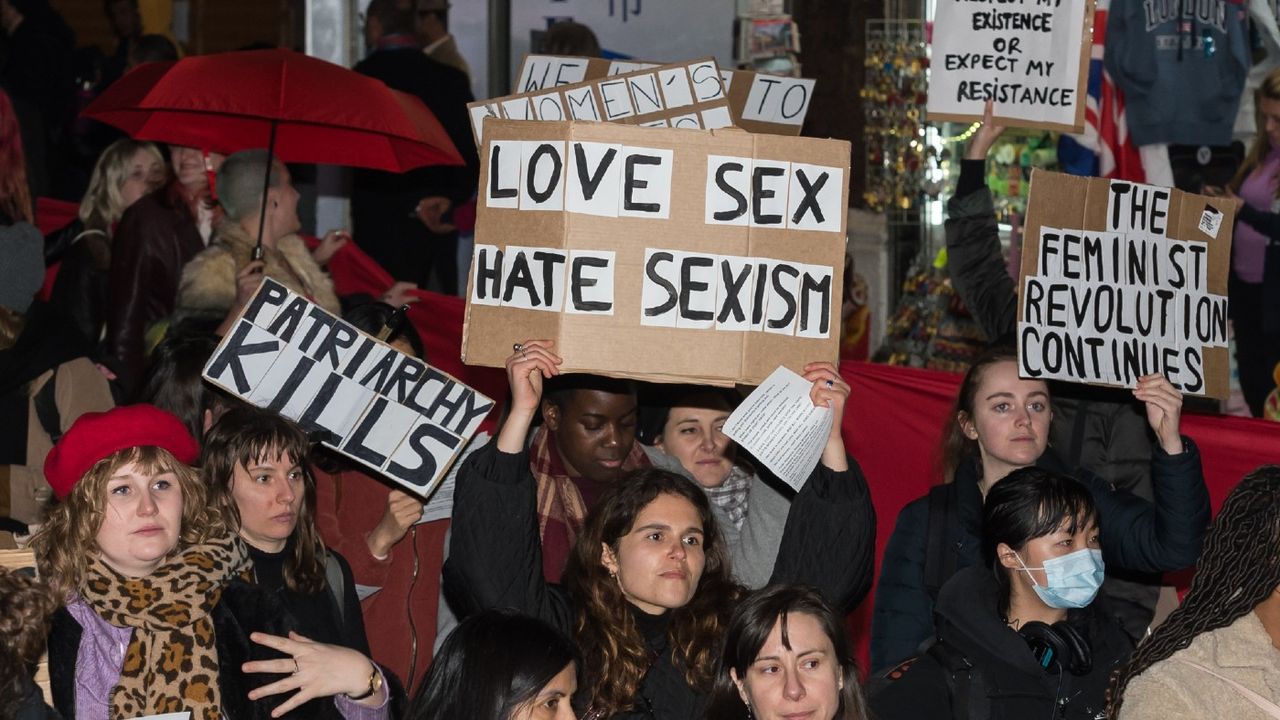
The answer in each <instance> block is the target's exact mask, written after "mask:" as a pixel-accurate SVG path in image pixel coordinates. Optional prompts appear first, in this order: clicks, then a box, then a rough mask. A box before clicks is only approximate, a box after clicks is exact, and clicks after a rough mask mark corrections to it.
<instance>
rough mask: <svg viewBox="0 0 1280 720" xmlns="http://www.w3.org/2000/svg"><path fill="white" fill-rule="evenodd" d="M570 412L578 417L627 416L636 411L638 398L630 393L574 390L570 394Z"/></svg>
mask: <svg viewBox="0 0 1280 720" xmlns="http://www.w3.org/2000/svg"><path fill="white" fill-rule="evenodd" d="M568 400H569V402H568V408H567V409H568V410H569V412H571V413H575V414H578V415H604V416H607V417H613V416H621V415H626V414H628V413H630V412H634V411H635V409H636V396H635V394H633V393H629V392H621V393H619V392H609V391H607V390H585V389H580V390H574V391H573V392H571V393H570V394H569V398H568Z"/></svg>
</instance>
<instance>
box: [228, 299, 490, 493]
mask: <svg viewBox="0 0 1280 720" xmlns="http://www.w3.org/2000/svg"><path fill="white" fill-rule="evenodd" d="M203 376H204V379H205V380H207V381H209V382H210V383H213V384H214V385H217V386H218V387H220V388H222V389H223V390H226V391H227V392H229V393H231V394H232V395H235V396H236V397H238V398H240V399H242V400H245V401H247V402H249V403H251V404H253V405H256V406H258V407H262V408H266V409H268V410H271V411H273V412H278V413H280V414H281V415H283V416H285V417H287V418H289V419H290V420H293V421H295V422H297V423H298V424H299V425H301V426H302V428H303V429H304V430H306V431H307V432H308V433H309V434H310V435H311V436H312V438H313V439H318V440H319V441H320V442H322V443H323V444H324V445H325V446H327V447H329V448H330V449H332V450H334V451H336V452H338V453H340V454H342V455H344V456H345V457H348V458H350V459H352V460H354V461H356V462H358V463H360V464H362V465H364V466H366V467H368V468H371V469H372V470H374V471H376V472H378V473H380V474H382V475H383V476H384V477H387V478H388V479H390V480H392V481H394V482H395V483H396V484H397V485H400V486H402V487H403V488H405V489H406V490H408V491H410V492H412V493H414V494H416V495H419V496H421V497H423V498H426V497H429V496H430V495H431V494H432V492H434V491H435V489H436V487H437V485H438V484H439V483H440V481H441V480H442V479H443V478H444V476H445V473H446V471H448V469H449V466H450V465H451V464H452V463H453V461H454V459H455V458H456V457H457V456H458V453H459V452H461V450H462V448H463V447H464V446H465V445H466V443H467V441H468V440H469V439H470V438H471V436H472V435H474V434H475V432H476V430H477V429H478V428H479V426H480V423H481V421H483V420H484V418H485V416H486V415H488V413H489V411H490V410H492V409H493V401H492V400H490V399H489V398H487V397H485V396H484V395H482V394H480V393H478V392H476V391H475V390H473V389H472V388H469V387H467V386H466V385H463V384H462V383H461V382H459V381H458V380H456V379H455V378H453V377H451V376H450V375H448V374H447V373H444V372H441V371H440V370H437V369H436V368H433V367H431V366H430V365H427V364H426V363H424V362H422V361H420V360H417V359H416V358H413V357H411V356H409V355H406V354H404V353H402V352H400V351H399V350H396V349H395V348H393V347H391V346H390V345H387V344H386V343H383V342H380V341H379V340H377V339H376V338H374V337H372V336H370V335H368V334H366V333H363V332H361V331H360V330H358V329H357V328H356V327H354V326H353V325H350V324H348V323H346V322H345V321H343V320H342V319H341V318H338V317H335V316H333V315H330V314H329V313H328V312H325V310H324V309H323V308H321V307H320V306H318V305H316V304H314V303H312V302H311V301H309V300H307V298H305V297H302V296H300V295H297V294H295V293H293V292H291V291H290V290H289V289H288V288H286V287H285V286H283V285H281V284H280V283H278V282H276V281H275V280H272V279H271V278H269V277H267V278H263V280H262V283H261V284H260V285H259V286H258V290H257V292H256V293H255V294H254V297H253V299H252V300H250V301H249V303H248V305H246V306H245V309H244V311H243V312H241V314H240V315H239V317H238V318H237V319H236V321H235V324H234V325H232V329H231V330H230V331H229V332H228V333H227V334H226V336H225V337H223V339H222V342H221V343H220V344H219V345H218V348H217V350H215V351H214V353H213V356H212V357H211V358H210V359H209V362H208V363H207V364H206V365H205V368H204V373H203Z"/></svg>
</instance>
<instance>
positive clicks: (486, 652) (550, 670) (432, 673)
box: [408, 610, 578, 720]
mask: <svg viewBox="0 0 1280 720" xmlns="http://www.w3.org/2000/svg"><path fill="white" fill-rule="evenodd" d="M576 673H577V657H576V655H575V652H574V648H573V643H571V642H569V640H568V638H566V637H565V636H564V635H562V634H561V633H560V632H559V631H558V630H556V629H555V628H553V627H551V626H550V625H548V624H546V623H544V622H542V621H541V620H538V619H537V618H533V617H529V616H528V615H521V614H519V613H515V612H512V611H509V610H486V611H484V612H482V613H480V614H478V615H473V616H471V617H469V618H467V619H466V620H465V621H463V622H462V623H461V624H459V625H458V627H457V628H456V629H455V630H454V631H453V632H452V633H451V634H450V635H449V637H448V638H447V639H446V640H445V641H444V644H443V645H441V646H440V650H439V651H438V652H437V653H436V656H435V658H434V659H432V661H431V668H430V669H429V670H428V671H427V674H426V675H425V676H424V677H423V681H422V689H421V690H419V691H418V695H417V697H415V698H414V700H413V707H412V708H411V709H410V711H409V716H408V720H573V717H574V715H573V707H572V706H571V705H570V703H569V700H570V698H572V697H573V693H574V691H576V690H577V687H578V683H577V676H576Z"/></svg>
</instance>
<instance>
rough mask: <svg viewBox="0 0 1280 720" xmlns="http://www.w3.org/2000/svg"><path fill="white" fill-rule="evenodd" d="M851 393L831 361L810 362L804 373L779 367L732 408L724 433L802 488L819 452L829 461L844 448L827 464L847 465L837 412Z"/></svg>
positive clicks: (838, 466)
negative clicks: (836, 425)
mask: <svg viewBox="0 0 1280 720" xmlns="http://www.w3.org/2000/svg"><path fill="white" fill-rule="evenodd" d="M827 383H830V385H828V384H827ZM848 395H849V386H848V385H846V384H845V383H844V381H842V380H841V379H840V375H839V374H838V373H836V372H835V368H834V366H832V365H831V364H830V363H810V364H809V365H806V366H805V375H804V376H803V377H802V376H800V375H797V374H795V373H794V372H792V371H791V370H788V369H787V368H786V367H779V368H778V369H777V370H774V371H773V373H772V374H771V375H769V377H768V378H767V379H765V381H764V382H763V383H761V385H760V386H759V387H757V388H756V389H755V391H754V392H752V393H751V394H750V395H749V396H747V399H746V400H744V401H743V402H742V404H741V405H739V406H738V409H737V410H735V411H733V414H732V415H730V416H729V421H728V422H727V423H725V426H724V434H725V435H728V436H729V437H730V438H733V440H734V441H735V442H737V443H738V444H739V445H741V446H742V447H743V448H745V449H746V450H747V451H748V452H750V453H751V454H752V455H753V456H754V457H755V458H756V459H757V460H759V461H760V462H762V463H764V466H765V467H767V468H769V470H770V471H772V472H773V474H775V475H777V476H778V477H779V478H781V479H782V480H783V481H784V482H786V483H787V484H788V485H790V486H791V487H793V488H795V489H796V490H799V489H800V488H801V487H802V486H803V485H804V483H805V480H807V479H808V477H809V474H810V472H812V470H813V468H814V466H816V465H817V464H818V460H819V458H821V459H822V460H823V461H824V462H826V461H828V459H829V456H831V455H832V454H833V453H839V454H840V458H839V461H838V462H827V464H828V466H829V467H831V469H832V470H844V469H847V467H848V465H847V460H846V459H845V458H844V443H843V442H842V441H841V440H840V436H839V430H838V429H835V430H833V428H832V425H833V422H832V417H833V415H834V413H836V412H843V411H844V401H845V399H846V398H847V397H848Z"/></svg>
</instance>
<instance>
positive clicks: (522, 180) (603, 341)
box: [463, 120, 849, 384]
mask: <svg viewBox="0 0 1280 720" xmlns="http://www.w3.org/2000/svg"><path fill="white" fill-rule="evenodd" d="M848 157H849V144H848V143H847V142H843V141H835V140H812V139H803V138H789V137H781V136H769V135H752V134H749V133H746V132H742V131H740V130H722V131H715V132H710V133H708V132H700V131H684V130H675V129H663V128H638V127H632V126H621V125H608V124H598V123H520V122H511V121H494V120H490V121H488V122H486V123H485V139H484V145H483V151H482V165H483V167H482V174H481V178H480V192H479V211H478V213H477V219H476V248H475V255H474V257H473V261H472V271H471V278H470V282H469V285H468V297H467V324H466V330H465V336H464V339H463V359H464V360H465V361H466V362H468V363H471V364H479V365H491V366H501V365H502V364H503V362H504V361H505V359H506V358H507V356H508V355H510V354H511V347H512V345H513V344H514V343H516V342H519V341H521V340H524V339H527V338H550V339H554V340H556V341H557V345H556V350H557V352H558V353H560V354H561V356H562V357H563V358H564V360H565V365H564V366H563V367H562V368H561V369H562V370H564V371H578V372H594V373H601V374H606V375H618V376H625V377H635V378H642V379H651V380H658V381H668V382H675V381H691V382H707V383H717V384H728V383H734V382H737V383H747V384H757V383H759V382H760V381H761V380H763V379H764V378H765V377H767V376H768V375H769V373H771V372H773V370H774V369H775V368H776V367H777V366H778V365H787V366H788V367H791V368H792V369H795V370H800V369H801V368H802V366H803V365H804V364H805V363H806V362H808V361H812V360H821V359H827V360H834V359H835V358H836V356H837V354H838V342H839V335H840V327H839V325H840V321H839V318H840V315H839V308H840V301H841V293H842V291H843V285H842V281H843V277H842V268H843V259H844V244H845V208H846V203H847V196H848V170H849V167H848V160H847V158H848Z"/></svg>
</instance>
